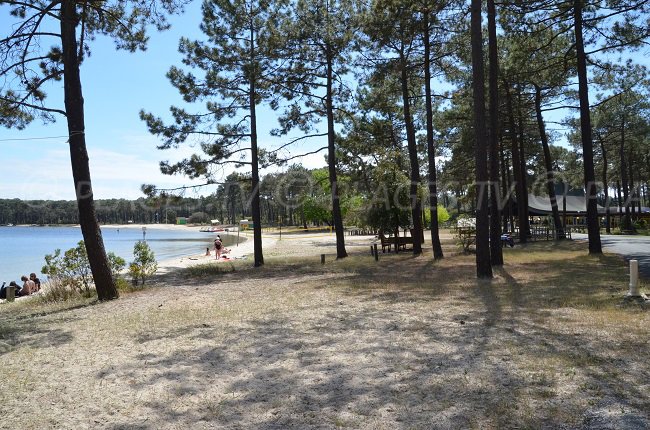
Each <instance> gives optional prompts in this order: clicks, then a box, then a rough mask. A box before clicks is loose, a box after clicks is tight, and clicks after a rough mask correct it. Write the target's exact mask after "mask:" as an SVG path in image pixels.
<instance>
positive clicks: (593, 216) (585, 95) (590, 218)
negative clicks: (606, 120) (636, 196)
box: [573, 0, 603, 254]
mask: <svg viewBox="0 0 650 430" xmlns="http://www.w3.org/2000/svg"><path fill="white" fill-rule="evenodd" d="M573 13H574V29H575V44H576V54H577V60H578V61H577V65H578V94H579V96H580V132H581V133H582V157H583V162H584V169H585V172H584V173H585V174H584V178H585V191H586V198H587V233H588V235H589V254H602V253H603V250H602V246H601V243H600V223H599V221H598V204H597V202H596V174H595V173H594V149H593V141H592V138H591V116H590V113H589V84H588V82H587V55H586V54H585V46H584V40H583V38H582V0H574V1H573Z"/></svg>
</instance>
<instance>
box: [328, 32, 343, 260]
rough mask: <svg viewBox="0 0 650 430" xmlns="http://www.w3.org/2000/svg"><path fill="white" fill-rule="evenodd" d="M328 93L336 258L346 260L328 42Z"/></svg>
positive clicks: (330, 58) (330, 168)
mask: <svg viewBox="0 0 650 430" xmlns="http://www.w3.org/2000/svg"><path fill="white" fill-rule="evenodd" d="M326 61H327V84H326V85H327V93H326V100H325V104H326V110H327V164H328V166H327V167H328V171H329V179H330V188H331V189H332V191H331V192H332V216H333V218H334V229H335V233H336V258H337V259H339V258H345V257H347V256H348V253H347V251H346V250H345V235H344V232H343V216H342V215H341V200H340V197H339V188H338V180H337V177H336V146H335V141H334V139H335V132H334V107H333V100H332V98H333V94H332V82H333V81H334V77H333V70H332V62H333V58H332V49H331V47H330V45H329V41H328V42H327V52H326Z"/></svg>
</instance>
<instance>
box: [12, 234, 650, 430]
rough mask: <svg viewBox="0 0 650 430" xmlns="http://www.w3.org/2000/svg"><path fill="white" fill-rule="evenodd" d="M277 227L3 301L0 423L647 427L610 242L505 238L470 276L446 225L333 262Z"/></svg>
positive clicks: (636, 335)
mask: <svg viewBox="0 0 650 430" xmlns="http://www.w3.org/2000/svg"><path fill="white" fill-rule="evenodd" d="M295 237H298V236H294V238H293V239H292V238H291V237H286V238H285V237H283V240H282V241H278V242H277V243H276V246H275V248H274V249H272V250H267V252H266V260H267V264H266V265H265V266H264V267H263V268H260V269H253V268H250V267H249V266H248V265H250V263H241V262H239V263H236V264H233V265H232V266H230V265H228V266H225V265H222V266H216V263H214V264H213V266H211V267H203V268H200V269H193V270H191V271H187V270H186V271H181V270H177V271H170V272H168V273H167V274H166V275H164V276H163V277H160V278H159V279H157V280H156V282H155V284H156V286H155V287H154V288H150V289H147V290H144V291H140V292H136V293H132V294H128V295H126V296H124V297H123V298H121V299H120V300H117V301H114V302H110V303H103V304H95V305H93V304H86V303H78V304H76V305H72V304H58V305H37V304H34V303H30V304H28V303H25V304H20V303H17V304H7V305H2V306H1V308H0V323H1V325H0V369H2V370H1V372H2V373H0V405H2V407H1V408H0V427H2V428H34V429H36V428H38V429H41V428H66V429H67V428H75V429H77V428H108V429H157V428H179V429H185V428H192V429H197V428H198V429H200V428H242V429H244V428H246V429H247V428H339V427H341V428H369V429H370V428H372V429H378V428H379V429H381V428H385V429H394V428H404V429H416V428H441V429H443V428H444V429H447V428H463V429H465V428H481V429H486V428H488V429H489V428H554V429H555V428H648V427H649V426H650V406H649V405H650V369H649V368H648V361H647V359H648V357H650V346H649V340H648V326H649V323H650V316H649V315H650V314H649V313H648V311H647V310H645V309H643V308H640V307H636V306H620V304H621V297H622V296H623V294H624V292H625V290H626V288H627V278H626V273H625V268H624V265H623V263H622V261H621V260H620V259H619V258H617V257H616V256H603V257H589V256H587V255H586V246H585V245H584V244H581V243H574V242H567V243H563V244H553V243H536V244H531V245H528V246H526V247H521V246H517V247H516V248H514V249H513V250H509V249H508V250H506V251H505V252H506V262H507V263H506V265H505V266H504V268H503V269H500V270H498V271H497V272H496V276H495V279H494V280H493V281H491V282H487V281H477V280H476V279H475V276H474V273H475V272H474V271H475V268H474V257H473V256H463V255H453V253H454V251H455V247H454V245H453V240H452V239H451V237H449V236H447V237H446V245H445V251H447V255H448V256H447V258H446V259H445V260H443V261H441V262H435V263H434V262H433V261H432V260H431V258H430V253H427V254H425V255H424V256H422V257H418V258H414V257H413V256H412V255H410V254H408V253H403V254H399V255H394V254H390V255H389V254H381V255H380V261H379V262H375V261H374V259H373V258H372V257H371V256H370V254H369V252H368V251H369V248H368V246H367V245H368V239H367V238H346V239H348V241H349V243H350V246H349V250H350V251H351V252H350V254H351V255H350V258H347V259H344V260H342V261H335V260H333V254H334V247H333V245H332V243H331V238H330V237H328V238H326V239H323V238H322V237H318V236H314V237H310V238H305V237H302V238H301V239H295ZM428 243H429V241H428V238H427V244H428ZM353 245H358V246H353ZM321 253H327V254H328V260H327V262H326V264H325V265H321V264H320V259H319V254H321ZM214 267H219V268H220V269H221V270H215V269H214ZM233 270H234V271H233ZM27 404H28V405H29V406H26V405H27Z"/></svg>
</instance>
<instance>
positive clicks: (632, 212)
mask: <svg viewBox="0 0 650 430" xmlns="http://www.w3.org/2000/svg"><path fill="white" fill-rule="evenodd" d="M633 162H634V160H633V158H632V151H631V150H630V152H629V153H628V163H627V167H628V170H629V171H630V203H629V206H630V215H631V216H632V219H636V206H635V205H634V199H635V196H636V189H635V188H634V168H633V167H632V164H633Z"/></svg>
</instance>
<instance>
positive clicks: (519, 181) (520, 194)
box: [505, 82, 528, 243]
mask: <svg viewBox="0 0 650 430" xmlns="http://www.w3.org/2000/svg"><path fill="white" fill-rule="evenodd" d="M505 88H506V110H507V112H508V122H509V124H510V126H509V134H510V142H511V147H510V153H511V154H512V173H513V176H514V177H513V180H514V183H515V199H516V200H517V225H518V226H519V242H520V243H526V242H527V240H528V236H527V234H526V218H527V215H526V207H525V201H526V199H525V198H524V194H525V192H526V189H525V186H526V185H525V181H524V179H523V174H524V172H522V170H521V160H520V155H521V153H520V152H519V140H518V138H517V130H516V123H515V114H514V110H513V107H512V95H511V94H510V85H509V84H508V83H507V82H506V83H505Z"/></svg>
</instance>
